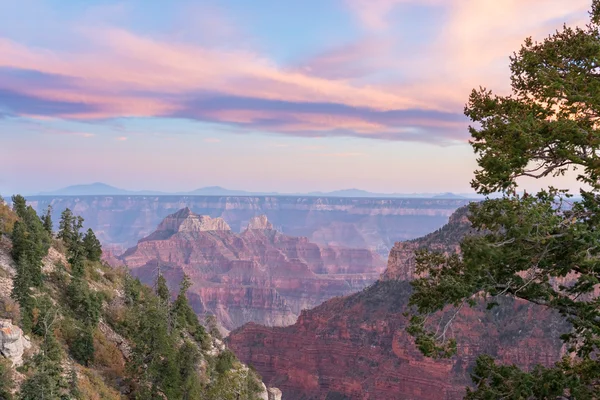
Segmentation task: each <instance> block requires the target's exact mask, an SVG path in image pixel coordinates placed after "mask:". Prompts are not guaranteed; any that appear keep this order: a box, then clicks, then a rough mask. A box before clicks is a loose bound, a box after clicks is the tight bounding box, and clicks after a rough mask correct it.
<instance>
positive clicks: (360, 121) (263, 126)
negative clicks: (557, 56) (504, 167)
mask: <svg viewBox="0 0 600 400" xmlns="http://www.w3.org/2000/svg"><path fill="white" fill-rule="evenodd" d="M541 4H543V6H540V5H541ZM589 5H590V1H589V0H571V1H568V2H566V1H564V0H527V1H518V0H506V1H502V2H499V1H493V0H427V1H417V0H328V1H317V0H307V1H302V2H275V1H272V0H271V1H268V0H257V1H254V2H248V1H243V0H227V1H219V2H216V1H207V0H203V1H200V2H198V1H179V2H177V3H175V2H161V1H141V0H138V1H131V2H127V3H123V2H118V1H108V0H107V1H104V0H102V1H100V0H96V1H89V2H74V1H73V2H72V1H59V0H48V1H41V0H23V1H19V2H16V1H8V0H0V7H1V8H2V10H3V11H2V13H0V136H1V140H2V146H0V162H1V163H2V164H1V169H0V171H1V172H0V193H15V192H24V193H37V192H43V191H52V190H56V189H58V188H61V187H65V186H69V185H74V184H82V183H91V182H105V183H108V184H110V185H114V186H117V187H122V188H126V189H128V190H144V189H152V190H160V191H165V192H178V191H189V190H193V189H197V188H199V187H206V186H222V187H226V188H231V189H237V190H247V191H254V192H259V191H260V192H270V191H273V192H282V193H286V192H287V193H298V192H311V191H333V190H338V189H348V188H359V189H363V190H368V191H371V192H379V193H414V192H429V193H441V192H454V193H468V192H471V189H470V186H469V181H470V180H471V177H472V171H473V170H474V169H475V168H476V162H475V157H474V155H473V152H472V150H471V148H470V146H469V145H468V138H469V135H468V131H467V125H468V121H467V120H466V118H465V117H464V116H463V114H462V110H463V106H464V103H465V101H466V99H467V97H468V94H469V92H470V90H471V89H472V88H475V87H479V86H480V85H482V86H486V87H488V88H490V89H493V90H495V91H497V92H498V93H500V94H505V93H506V92H507V91H508V89H509V83H510V81H509V70H508V62H509V60H508V57H509V55H510V54H511V53H512V51H513V50H515V49H518V47H519V46H520V44H521V43H522V41H523V39H524V38H525V37H526V36H529V35H531V34H533V37H534V39H542V38H543V37H545V36H546V35H547V34H549V33H551V32H553V31H555V30H556V29H557V28H559V27H560V26H561V25H562V24H563V23H566V24H567V25H580V26H582V25H584V24H585V23H586V21H587V19H588V15H587V10H588V9H589ZM564 182H565V186H566V187H570V188H576V187H577V185H576V184H575V183H574V181H573V179H570V178H566V179H565V180H564ZM532 184H533V183H526V184H525V185H524V187H523V188H526V189H530V190H534V189H535V188H538V187H542V186H544V185H545V183H544V182H535V185H536V186H529V185H532Z"/></svg>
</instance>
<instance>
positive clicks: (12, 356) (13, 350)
mask: <svg viewBox="0 0 600 400" xmlns="http://www.w3.org/2000/svg"><path fill="white" fill-rule="evenodd" d="M30 347H31V343H30V342H29V340H27V338H26V337H25V336H24V335H23V331H22V330H21V328H19V327H18V326H16V325H13V324H12V322H11V321H10V320H8V319H0V354H2V355H3V356H4V357H6V358H8V359H9V360H11V361H12V363H13V365H14V366H16V367H18V366H20V365H22V364H23V352H24V351H25V349H28V348H30Z"/></svg>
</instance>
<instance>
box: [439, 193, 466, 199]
mask: <svg viewBox="0 0 600 400" xmlns="http://www.w3.org/2000/svg"><path fill="white" fill-rule="evenodd" d="M433 198H434V199H465V198H466V197H464V196H460V195H458V194H454V193H450V192H448V193H441V194H437V195H435V196H433Z"/></svg>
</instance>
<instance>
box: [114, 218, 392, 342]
mask: <svg viewBox="0 0 600 400" xmlns="http://www.w3.org/2000/svg"><path fill="white" fill-rule="evenodd" d="M120 259H121V260H122V262H124V263H125V264H126V265H127V266H128V267H129V268H130V270H131V271H132V273H133V274H134V275H136V276H139V277H140V278H141V279H142V280H143V281H145V282H148V283H150V282H152V280H153V279H154V277H155V276H156V273H157V269H158V268H159V267H160V269H161V273H163V274H164V276H165V277H166V278H167V281H168V283H169V284H170V285H171V286H172V288H173V289H175V287H176V285H177V284H178V283H179V281H180V280H181V278H182V276H183V274H184V273H185V274H187V275H188V276H189V277H190V279H191V280H192V282H193V286H192V287H191V288H190V292H189V294H190V302H191V304H192V306H193V307H194V309H195V311H196V312H197V313H198V314H200V315H203V314H209V313H210V314H214V315H215V316H216V317H217V319H218V320H219V321H220V323H221V325H222V326H223V327H224V328H225V329H227V330H231V329H233V328H236V327H238V326H241V325H242V324H244V323H246V322H250V321H254V322H260V323H262V324H265V325H269V326H283V325H290V324H292V323H294V322H295V320H296V317H297V316H298V314H299V313H300V311H301V310H302V309H305V308H311V307H314V306H316V305H318V304H320V303H322V302H323V301H325V300H327V299H329V298H331V297H335V296H343V295H346V294H349V293H353V292H356V291H359V290H361V289H363V288H365V287H366V286H368V285H369V284H371V283H373V282H374V281H375V280H377V278H378V276H379V274H380V273H381V271H382V270H383V267H384V262H383V260H382V259H381V257H380V256H379V255H377V254H375V253H374V252H372V251H369V250H367V249H350V248H342V247H332V246H322V245H321V246H320V245H317V244H315V243H312V242H310V241H309V240H308V239H307V238H304V237H292V236H287V235H283V234H281V233H279V232H277V231H276V230H274V229H272V225H271V223H270V222H269V221H268V219H267V218H266V217H265V216H259V217H255V218H252V219H251V220H250V221H249V223H248V227H247V229H245V230H244V231H243V232H242V233H239V234H236V233H234V232H233V231H231V230H230V229H228V226H227V225H226V224H225V223H224V222H223V220H221V219H219V218H216V219H212V218H209V217H205V216H199V215H196V214H194V213H193V212H191V211H190V210H189V209H187V208H186V209H183V210H180V211H178V212H176V213H174V214H172V215H169V216H167V217H166V218H165V219H164V221H163V222H161V223H160V224H159V226H158V228H157V229H156V231H154V232H153V233H152V234H150V235H149V236H148V237H146V238H144V239H142V240H140V241H139V242H138V244H137V246H135V247H133V248H131V249H129V250H127V251H126V252H125V253H124V254H123V255H122V256H120Z"/></svg>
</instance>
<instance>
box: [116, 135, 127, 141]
mask: <svg viewBox="0 0 600 400" xmlns="http://www.w3.org/2000/svg"><path fill="white" fill-rule="evenodd" d="M115 140H116V141H118V142H124V141H126V140H127V136H119V137H117V138H115Z"/></svg>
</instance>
